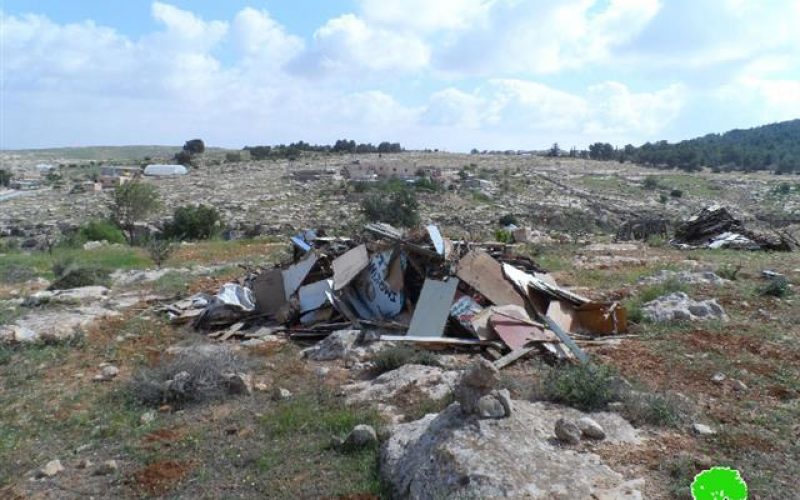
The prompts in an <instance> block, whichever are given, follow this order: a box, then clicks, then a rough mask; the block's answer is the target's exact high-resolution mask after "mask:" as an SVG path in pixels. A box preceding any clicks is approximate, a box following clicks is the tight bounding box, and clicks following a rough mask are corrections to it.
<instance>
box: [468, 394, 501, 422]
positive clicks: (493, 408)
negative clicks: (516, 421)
mask: <svg viewBox="0 0 800 500" xmlns="http://www.w3.org/2000/svg"><path fill="white" fill-rule="evenodd" d="M476 410H477V411H476V414H477V415H478V417H480V418H503V417H507V416H508V415H506V409H505V407H504V406H503V404H502V403H501V402H500V400H499V399H498V398H496V397H495V396H494V395H493V394H487V395H485V396H481V398H480V399H478V404H477V408H476Z"/></svg>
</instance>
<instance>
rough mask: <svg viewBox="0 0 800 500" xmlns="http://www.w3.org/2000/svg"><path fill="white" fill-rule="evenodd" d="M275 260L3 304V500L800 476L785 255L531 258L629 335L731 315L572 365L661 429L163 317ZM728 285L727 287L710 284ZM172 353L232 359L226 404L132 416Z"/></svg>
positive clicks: (276, 251) (539, 371) (126, 279)
mask: <svg viewBox="0 0 800 500" xmlns="http://www.w3.org/2000/svg"><path fill="white" fill-rule="evenodd" d="M283 247H284V246H283V245H275V244H266V243H252V244H248V245H244V244H242V243H239V242H229V243H213V242H212V243H200V244H194V245H187V246H185V247H183V248H182V249H181V250H180V253H179V254H178V255H177V256H175V257H173V258H172V260H171V261H170V262H168V263H167V266H168V269H167V270H161V271H156V270H151V271H146V270H143V269H141V268H143V267H145V266H146V264H145V263H139V264H137V263H136V261H132V262H131V263H130V265H129V266H128V270H123V271H119V272H117V273H115V274H114V277H113V280H112V282H111V283H110V284H109V286H108V287H107V288H99V287H92V288H87V289H77V290H68V291H62V292H43V291H41V290H42V288H43V287H44V286H45V285H46V282H45V280H46V279H47V276H46V274H43V275H42V276H40V277H36V278H33V279H30V280H28V281H26V282H21V283H15V284H10V283H7V284H5V285H3V288H2V296H1V297H2V300H3V307H5V308H11V309H13V310H14V311H15V313H14V315H13V316H7V317H6V318H7V319H6V321H5V323H6V326H5V327H0V328H2V329H3V332H4V335H8V331H9V330H10V328H9V326H8V325H17V326H21V327H24V328H26V329H27V330H29V331H31V332H36V333H38V334H41V335H42V336H43V337H45V338H46V341H42V342H37V343H26V342H25V340H24V339H22V342H21V343H14V342H11V343H7V344H5V345H4V347H2V350H1V351H0V353H1V354H2V356H0V374H1V375H2V380H3V384H2V389H1V390H0V399H1V400H2V401H0V402H1V403H2V404H0V420H2V422H3V423H4V425H3V426H2V433H1V434H0V444H2V447H0V453H2V456H1V457H0V459H1V460H0V462H1V463H3V467H2V468H0V484H2V488H3V489H2V490H0V492H2V496H4V497H10V498H88V497H92V496H94V497H97V498H100V497H170V498H173V497H178V498H219V497H263V496H266V497H275V498H297V497H301V498H311V497H315V498H316V497H338V496H341V497H343V498H373V497H382V496H392V495H394V496H397V497H404V498H405V497H410V498H432V497H437V498H438V497H447V496H449V497H457V498H462V497H464V496H477V497H483V498H485V497H491V496H512V497H524V496H528V497H532V498H608V499H611V498H670V497H673V496H674V497H678V498H683V497H686V492H687V491H688V490H687V488H688V484H689V482H691V479H692V477H693V475H694V474H695V473H697V472H699V471H700V470H702V469H705V468H708V467H710V466H712V465H729V466H733V467H736V468H737V469H739V470H741V471H742V474H743V477H744V478H745V479H746V480H747V481H748V483H749V485H750V487H751V491H752V492H753V494H754V497H755V495H757V497H758V498H786V495H785V494H784V493H783V492H785V491H788V490H787V488H792V487H793V484H794V478H796V477H797V473H798V472H800V453H798V452H799V451H800V450H798V448H797V443H798V442H799V441H798V437H800V436H799V435H798V432H800V429H798V427H797V419H798V417H800V407H799V406H798V401H800V382H799V381H800V372H798V366H800V364H799V363H798V361H800V349H799V348H798V342H797V339H798V338H799V337H800V330H798V326H797V325H798V324H800V316H798V313H799V312H800V308H798V307H797V304H796V300H797V299H796V296H789V297H786V298H775V297H767V296H762V295H761V294H760V293H759V292H758V290H759V289H760V288H761V287H763V286H764V282H765V280H764V278H762V276H761V271H762V270H764V269H772V270H775V271H777V272H780V273H783V274H785V275H786V276H789V277H790V280H791V281H793V282H794V283H795V285H796V284H797V282H796V279H797V278H796V277H797V276H798V273H800V258H799V257H798V256H797V254H770V253H764V252H736V251H710V250H709V251H705V250H704V251H694V252H685V251H679V250H675V249H670V248H666V247H650V246H647V245H643V244H613V243H607V242H602V241H600V242H598V243H595V244H592V245H577V246H576V245H572V244H555V245H554V246H550V247H544V248H540V249H538V250H537V252H538V254H537V256H536V258H537V260H538V261H539V262H541V263H542V264H543V265H544V266H545V267H548V268H549V269H551V270H552V271H553V272H554V274H555V277H556V278H557V279H558V281H559V283H564V284H566V285H569V286H570V287H573V288H574V289H576V290H579V291H581V293H584V294H588V295H591V296H593V297H594V298H598V299H601V298H606V299H611V298H616V299H624V300H625V301H626V302H625V303H626V304H628V307H629V308H631V310H633V309H636V308H637V304H638V306H639V307H640V308H641V310H642V313H643V315H647V311H648V310H650V309H654V310H658V311H662V309H663V308H661V309H660V308H659V307H660V306H659V305H658V304H659V303H658V301H656V303H655V304H654V303H653V302H647V303H644V301H646V300H650V299H651V298H658V297H661V296H664V295H669V294H670V293H679V294H680V293H684V294H686V296H687V297H688V298H689V299H690V300H692V301H695V302H698V303H703V302H704V301H714V303H715V304H717V305H718V307H720V308H722V309H723V310H724V311H725V315H726V317H725V318H721V317H716V318H713V317H711V316H713V315H712V314H711V313H709V314H699V310H698V309H692V310H693V311H694V313H698V314H695V315H696V316H702V317H697V318H687V317H678V318H675V317H674V316H669V317H666V316H664V315H663V314H661V313H659V314H661V315H659V314H654V315H653V316H652V317H651V318H650V320H647V319H643V320H641V322H640V323H639V324H637V325H635V326H634V327H633V330H632V331H631V332H630V333H631V335H633V336H631V337H627V338H621V339H617V340H613V341H607V342H584V343H582V345H583V346H584V348H585V349H586V350H587V351H588V352H589V354H590V356H591V357H592V359H593V360H594V362H595V363H596V364H598V365H600V366H607V367H610V368H611V369H612V370H614V372H615V373H617V374H618V376H619V377H622V379H624V383H625V384H627V385H630V386H631V387H633V388H634V393H637V394H659V395H668V396H669V399H666V400H665V401H668V403H666V404H667V406H665V407H663V408H656V411H660V412H663V413H664V414H665V415H667V416H669V417H670V418H660V417H659V418H654V417H653V415H652V414H651V413H647V414H644V413H642V414H637V413H636V412H635V411H632V410H631V408H630V407H628V406H626V405H628V402H627V401H623V402H620V403H613V402H612V403H611V404H609V405H608V406H607V407H606V408H605V409H603V410H599V411H597V410H594V411H588V412H584V411H580V410H577V409H574V408H570V407H568V406H565V405H563V404H557V403H553V402H551V401H549V400H548V399H547V398H546V397H544V396H543V395H542V393H541V391H540V388H541V384H542V381H543V380H545V379H547V377H548V374H549V373H551V371H552V370H553V368H552V367H550V366H548V365H546V364H545V363H543V361H542V360H541V359H539V358H537V357H533V358H531V359H527V360H522V361H520V362H518V363H516V364H514V365H512V366H510V367H507V368H505V369H503V370H501V371H500V372H497V371H496V370H492V369H491V368H485V366H484V365H480V364H478V365H476V363H478V362H479V361H480V360H482V359H483V358H484V356H483V355H482V354H481V353H479V352H470V351H439V352H434V353H432V354H431V357H432V358H433V359H435V360H436V364H437V365H438V366H423V365H417V364H402V365H400V366H398V367H397V368H395V369H391V370H389V371H386V372H385V373H383V374H378V373H376V372H374V371H373V370H372V369H371V367H372V366H373V365H374V363H375V362H376V360H377V359H379V358H380V357H381V352H383V351H385V350H386V349H390V348H392V347H391V346H390V345H389V344H388V343H386V342H377V343H375V342H373V343H366V344H362V343H359V341H358V335H357V334H358V332H357V331H343V332H341V333H339V334H336V335H334V336H332V337H330V338H329V339H328V340H326V341H323V342H322V343H319V344H313V343H305V344H302V343H296V342H291V341H288V340H287V339H285V338H283V337H281V336H277V335H270V334H269V333H265V334H264V335H261V336H260V337H261V338H260V339H259V340H260V341H259V342H251V343H249V344H242V343H240V342H239V341H235V342H234V341H223V342H219V341H210V340H209V339H208V338H207V337H205V336H204V335H202V334H200V333H197V332H194V331H193V330H192V329H191V328H190V327H188V326H172V325H170V324H169V323H168V322H167V321H166V319H165V318H164V316H163V314H161V313H159V312H158V311H159V309H160V306H161V305H162V304H165V303H168V302H171V301H173V300H174V299H175V298H178V297H186V296H188V295H190V294H191V293H193V292H195V291H199V290H206V291H214V290H215V289H216V288H217V286H218V285H219V284H220V283H223V282H225V281H226V280H227V279H230V278H231V277H238V276H240V275H241V273H242V270H241V269H238V268H237V267H236V266H235V264H236V263H239V262H247V263H249V264H252V263H253V262H260V263H262V264H265V263H268V262H270V261H271V260H272V259H275V258H278V256H279V255H280V251H281V250H282V249H283ZM225 248H227V251H225ZM109 251H110V250H109V249H107V248H100V249H96V250H92V251H91V252H87V253H90V254H92V253H93V254H94V255H95V259H102V257H101V256H102V255H103V253H104V252H109ZM633 257H635V259H632V258H633ZM189 261H191V262H192V263H193V265H191V266H181V265H180V263H181V262H189ZM598 262H600V263H602V264H601V265H598V264H597V263H598ZM733 266H741V268H740V269H739V271H738V273H737V274H736V276H735V278H736V279H735V280H730V279H724V278H720V277H719V276H718V275H717V274H715V271H718V272H719V273H720V274H726V273H725V272H724V270H725V269H728V268H729V267H733ZM727 275H728V276H729V277H730V275H729V274H727ZM176 276H177V277H179V278H176ZM176 282H177V283H178V285H176V284H175V283H176ZM669 305H670V307H672V306H673V305H674V304H672V303H670V304H669ZM693 306H694V304H692V303H689V304H684V307H685V309H686V310H690V309H691V308H692V307H693ZM670 310H671V309H670ZM712 310H714V308H710V309H709V311H712ZM662 312H663V311H662ZM712 312H713V311H712ZM662 316H664V317H662ZM705 316H709V317H705ZM75 317H79V318H80V322H79V323H77V322H76V323H75V324H73V323H71V322H72V321H73V319H74V318H75ZM43 318H44V319H46V321H45V320H43ZM76 321H77V320H76ZM67 326H69V327H67ZM53 332H55V333H53ZM23 336H24V335H23ZM209 345H210V346H212V347H201V346H209ZM187 349H188V351H189V352H192V351H193V350H200V351H202V352H216V350H219V349H222V350H223V351H225V352H231V353H233V354H234V355H235V356H237V358H238V359H239V360H240V362H241V365H237V367H236V368H235V369H236V370H241V373H242V376H241V380H240V379H239V378H236V377H239V375H235V374H234V375H235V376H234V379H235V380H237V382H236V384H234V385H228V386H226V387H229V388H231V387H236V389H235V390H234V389H230V391H231V393H226V394H224V395H222V396H220V397H215V398H213V399H210V400H208V401H201V402H190V403H187V404H174V403H173V404H147V403H145V402H142V400H141V399H137V397H136V393H137V392H136V391H137V387H139V386H136V385H135V384H134V383H133V382H132V381H133V380H136V377H137V376H138V374H140V373H141V372H142V370H147V369H148V368H153V367H159V366H162V365H163V364H164V363H166V362H168V360H169V359H172V357H174V356H175V355H176V353H181V352H184V353H185V352H187ZM425 359H428V358H425ZM237 373H238V371H237ZM171 377H172V378H171V379H170V380H169V381H167V382H168V383H169V384H172V385H171V386H170V387H174V386H175V384H178V382H177V380H178V379H179V378H180V377H179V376H177V375H175V374H172V375H171ZM138 390H139V391H141V389H138ZM175 390H177V389H175ZM642 397H644V396H642ZM648 408H650V410H652V407H648ZM650 410H647V411H650ZM641 411H644V410H641ZM672 416H675V419H674V420H673V419H672ZM585 417H588V418H590V419H591V420H592V421H593V423H587V422H586V421H585ZM358 426H367V427H358ZM357 427H358V428H357ZM356 428H357V429H356ZM598 428H599V430H598ZM354 429H356V431H355V432H354V433H351V431H353V430H354ZM373 431H374V434H373ZM600 436H603V437H602V439H598V437H600ZM55 461H57V462H55Z"/></svg>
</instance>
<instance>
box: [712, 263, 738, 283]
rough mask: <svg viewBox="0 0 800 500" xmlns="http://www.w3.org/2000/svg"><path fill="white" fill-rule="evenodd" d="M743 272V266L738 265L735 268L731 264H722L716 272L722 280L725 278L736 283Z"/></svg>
mask: <svg viewBox="0 0 800 500" xmlns="http://www.w3.org/2000/svg"><path fill="white" fill-rule="evenodd" d="M741 270H742V266H741V264H740V265H737V266H733V265H731V264H722V265H721V266H719V267H718V268H717V270H716V273H717V276H719V277H720V278H725V279H726V280H731V281H736V278H738V276H739V271H741Z"/></svg>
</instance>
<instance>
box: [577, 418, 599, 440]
mask: <svg viewBox="0 0 800 500" xmlns="http://www.w3.org/2000/svg"><path fill="white" fill-rule="evenodd" d="M575 423H576V424H577V425H578V429H580V430H581V434H582V435H584V436H586V437H588V438H591V439H597V440H600V439H605V438H606V431H604V430H603V427H601V426H600V424H598V423H597V422H595V421H594V420H593V419H592V418H591V417H581V418H579V419H578V421H577V422H575Z"/></svg>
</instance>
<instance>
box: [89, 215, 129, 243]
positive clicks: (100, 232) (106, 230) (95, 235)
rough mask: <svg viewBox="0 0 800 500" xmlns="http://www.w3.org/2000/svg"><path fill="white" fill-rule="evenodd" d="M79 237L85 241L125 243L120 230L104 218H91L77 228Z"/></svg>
mask: <svg viewBox="0 0 800 500" xmlns="http://www.w3.org/2000/svg"><path fill="white" fill-rule="evenodd" d="M78 233H79V234H80V237H81V239H82V240H83V241H84V242H86V241H107V242H109V243H125V235H124V234H122V231H120V229H119V228H118V227H117V226H115V225H114V224H112V223H111V222H109V221H106V220H101V219H100V220H92V221H89V222H87V223H86V224H84V225H82V226H81V228H80V229H79V230H78Z"/></svg>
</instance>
